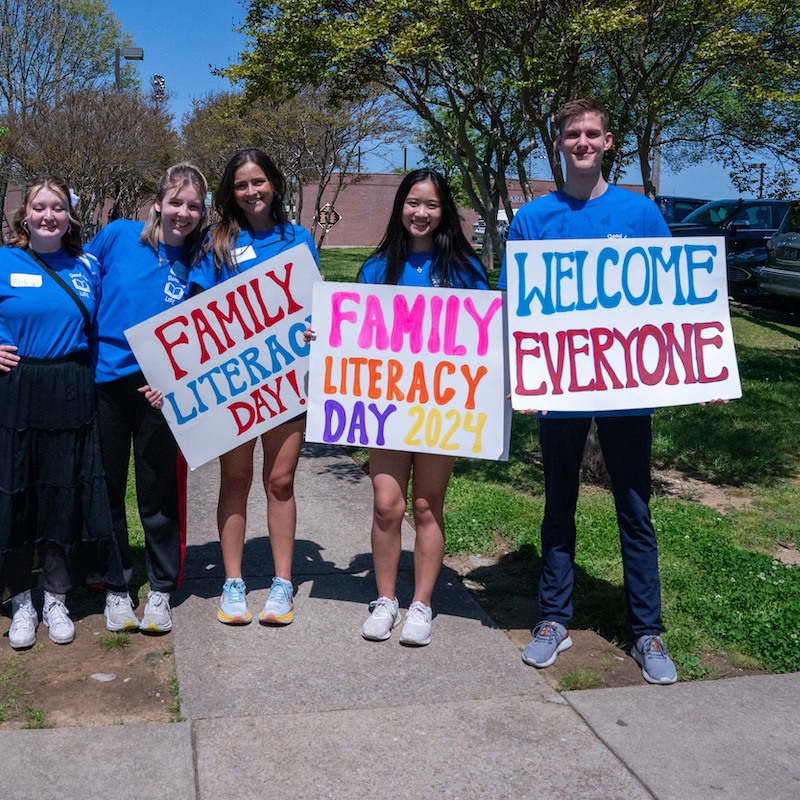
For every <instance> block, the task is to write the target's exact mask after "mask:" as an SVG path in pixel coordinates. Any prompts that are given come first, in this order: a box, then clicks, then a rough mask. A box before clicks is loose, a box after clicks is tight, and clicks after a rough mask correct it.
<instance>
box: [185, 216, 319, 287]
mask: <svg viewBox="0 0 800 800" xmlns="http://www.w3.org/2000/svg"><path fill="white" fill-rule="evenodd" d="M300 244H307V245H308V249H309V250H310V251H311V255H312V256H314V261H315V262H316V263H317V266H319V256H318V255H317V248H316V246H315V244H314V239H313V237H312V236H311V234H310V233H309V232H308V231H307V230H306V229H305V228H302V227H300V226H299V225H292V224H291V223H288V222H287V223H285V224H281V225H276V226H275V227H274V228H270V230H268V231H254V232H253V233H251V232H250V231H242V232H241V233H240V234H239V237H238V238H237V239H236V246H235V247H234V248H233V250H232V251H231V253H232V255H233V258H234V261H235V262H236V267H237V268H236V269H234V270H232V269H231V268H230V267H228V265H227V264H223V265H222V268H221V269H217V268H216V265H215V264H214V259H213V257H212V254H211V253H208V254H206V256H205V257H204V258H203V259H202V260H201V261H200V263H199V264H197V265H196V266H195V267H193V268H192V271H191V275H190V276H189V292H190V293H192V292H193V291H194V287H198V288H200V289H210V288H211V287H212V286H216V285H217V284H218V283H222V282H223V281H226V280H228V278H232V277H233V276H234V275H236V274H238V273H239V272H244V271H245V270H246V269H250V267H254V266H255V265H256V264H260V263H261V262H262V261H266V260H267V259H269V258H272V257H273V256H277V255H279V254H280V253H282V252H284V251H285V250H289V249H291V248H292V247H296V246H297V245H300Z"/></svg>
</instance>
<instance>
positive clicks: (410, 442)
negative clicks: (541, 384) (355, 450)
mask: <svg viewBox="0 0 800 800" xmlns="http://www.w3.org/2000/svg"><path fill="white" fill-rule="evenodd" d="M313 320H314V328H315V330H316V334H317V339H316V341H315V342H314V343H313V345H312V347H311V369H310V380H309V409H308V423H307V427H306V438H307V439H308V440H309V441H313V442H325V443H338V444H346V445H357V446H362V447H375V448H385V449H391V450H407V451H419V452H425V453H437V454H441V455H455V456H472V457H475V458H489V459H500V458H507V453H508V436H509V431H510V424H509V423H510V420H509V417H510V413H509V406H508V403H507V402H506V400H505V394H506V391H505V387H506V381H505V358H504V334H503V299H502V295H501V294H500V293H499V292H490V291H479V290H466V289H446V290H444V289H428V288H411V287H400V286H384V285H372V284H344V283H327V282H326V283H318V284H316V285H315V286H314V300H313Z"/></svg>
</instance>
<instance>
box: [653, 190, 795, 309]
mask: <svg viewBox="0 0 800 800" xmlns="http://www.w3.org/2000/svg"><path fill="white" fill-rule="evenodd" d="M788 208H789V201H788V200H742V199H739V200H714V201H712V202H710V203H706V204H705V205H702V206H700V208H697V209H695V210H694V211H692V213H691V214H689V215H687V216H686V217H685V218H684V220H683V221H682V222H675V223H673V224H671V225H670V226H669V229H670V230H671V231H672V235H673V236H720V235H721V236H724V237H725V252H726V258H727V266H728V293H729V294H730V296H731V297H733V298H735V299H737V300H753V299H757V298H758V297H759V290H758V273H759V271H760V270H761V269H762V268H763V267H764V266H766V263H767V248H766V245H767V240H768V239H769V238H770V237H771V236H772V235H773V234H774V233H775V232H776V231H777V230H778V226H779V225H780V224H781V221H782V220H783V217H784V216H785V214H786V211H787V209H788Z"/></svg>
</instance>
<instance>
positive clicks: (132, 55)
mask: <svg viewBox="0 0 800 800" xmlns="http://www.w3.org/2000/svg"><path fill="white" fill-rule="evenodd" d="M123 58H124V59H127V60H128V61H143V60H144V50H142V48H141V47H118V48H117V49H116V50H115V51H114V88H115V89H116V90H117V91H118V92H120V91H122V81H121V79H120V62H121V60H122V59H123Z"/></svg>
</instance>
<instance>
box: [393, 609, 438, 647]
mask: <svg viewBox="0 0 800 800" xmlns="http://www.w3.org/2000/svg"><path fill="white" fill-rule="evenodd" d="M432 616H433V611H431V608H430V606H426V605H425V604H424V603H420V602H419V601H417V602H415V603H412V604H411V605H410V606H409V607H408V612H407V613H406V621H405V622H404V623H403V630H402V632H401V633H400V644H407V645H411V646H413V647H422V646H423V645H426V644H430V643H431V617H432Z"/></svg>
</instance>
